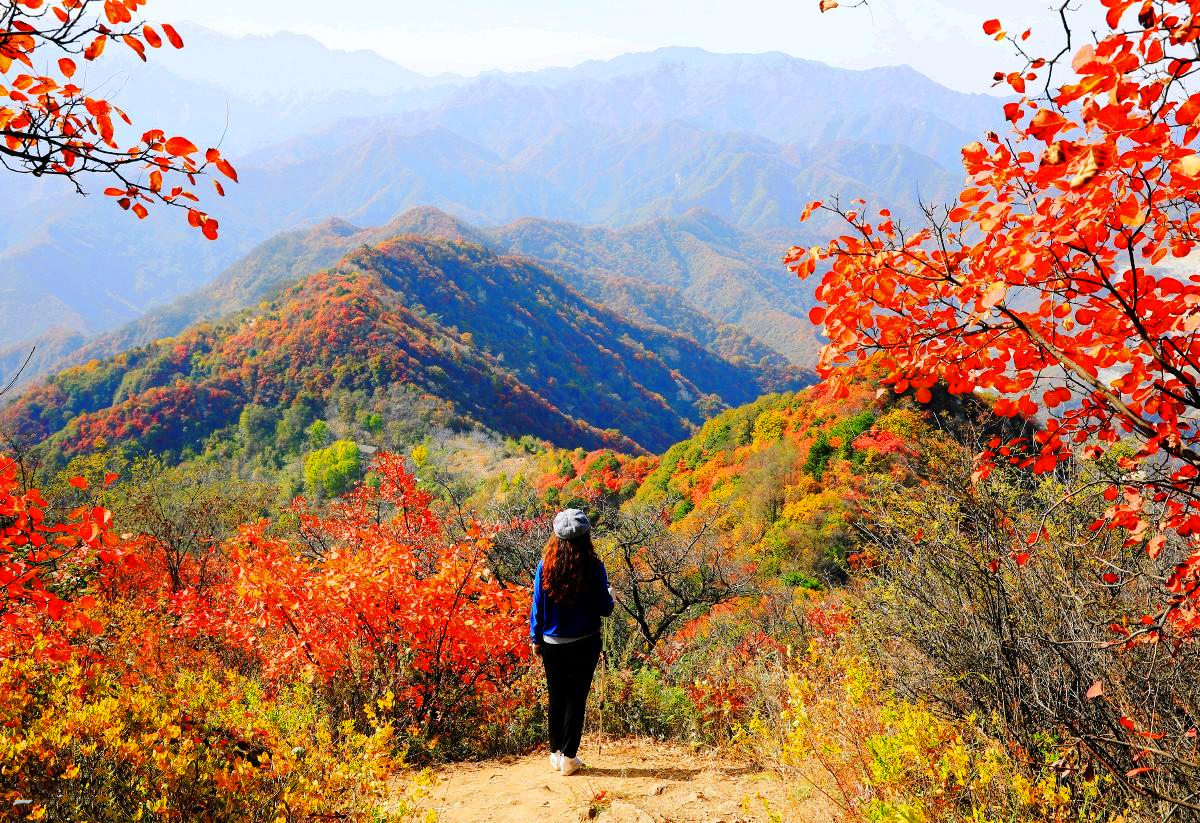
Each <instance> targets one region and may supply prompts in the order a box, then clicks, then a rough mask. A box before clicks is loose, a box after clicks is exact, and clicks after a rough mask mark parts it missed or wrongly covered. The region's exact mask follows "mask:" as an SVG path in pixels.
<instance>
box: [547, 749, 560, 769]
mask: <svg viewBox="0 0 1200 823" xmlns="http://www.w3.org/2000/svg"><path fill="white" fill-rule="evenodd" d="M560 766H562V753H561V752H550V768H552V769H554V771H558V770H559V767H560Z"/></svg>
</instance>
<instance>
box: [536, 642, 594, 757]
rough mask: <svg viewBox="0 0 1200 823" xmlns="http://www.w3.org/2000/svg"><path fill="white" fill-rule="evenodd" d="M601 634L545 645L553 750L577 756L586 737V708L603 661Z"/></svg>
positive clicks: (543, 653) (543, 657)
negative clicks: (601, 657) (584, 730)
mask: <svg viewBox="0 0 1200 823" xmlns="http://www.w3.org/2000/svg"><path fill="white" fill-rule="evenodd" d="M600 645H601V640H600V633H599V632H597V633H596V634H594V635H592V636H591V637H585V638H583V639H582V640H576V641H575V642H573V643H561V644H554V645H552V644H550V643H543V644H542V663H543V664H545V666H546V691H548V692H549V693H550V709H549V715H550V751H552V752H562V753H563V754H564V755H565V756H567V757H574V756H575V755H576V754H577V753H578V751H579V738H580V737H582V736H583V711H584V709H585V708H586V706H587V696H588V691H589V690H590V689H591V688H592V675H594V674H595V673H596V664H597V663H598V662H599V661H600Z"/></svg>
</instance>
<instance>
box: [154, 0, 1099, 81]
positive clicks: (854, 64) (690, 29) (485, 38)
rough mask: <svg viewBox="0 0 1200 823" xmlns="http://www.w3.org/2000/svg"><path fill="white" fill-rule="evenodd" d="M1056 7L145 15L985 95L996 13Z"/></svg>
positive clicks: (196, 7) (440, 65) (1010, 3)
mask: <svg viewBox="0 0 1200 823" xmlns="http://www.w3.org/2000/svg"><path fill="white" fill-rule="evenodd" d="M842 1H843V3H846V4H848V3H849V2H851V1H852V0H842ZM1060 1H1061V0H1060ZM1051 4H1052V0H870V7H869V8H858V9H854V8H840V9H836V10H834V11H832V12H829V13H826V14H824V15H822V14H821V13H820V12H819V11H818V10H817V7H818V0H732V1H731V2H715V1H714V0H590V1H589V2H578V1H577V0H425V1H424V2H412V0H345V2H342V3H340V4H336V3H335V4H331V3H329V2H328V0H154V2H153V3H151V4H150V6H149V7H148V16H149V17H150V18H151V19H154V18H158V19H162V20H173V21H180V20H190V21H194V22H197V23H200V24H203V25H206V26H208V27H210V28H214V29H217V30H219V31H223V32H226V33H231V34H247V33H255V34H265V33H270V32H274V31H279V30H287V31H293V32H299V33H304V34H309V35H312V36H313V37H316V38H317V39H318V40H320V41H322V42H323V43H325V44H326V45H328V46H332V47H335V48H368V49H374V50H375V51H377V52H379V53H380V54H382V55H384V56H385V57H388V58H390V59H392V60H394V61H396V62H398V63H400V64H401V65H404V66H407V67H408V68H411V69H415V70H417V71H420V72H423V73H426V74H433V73H438V72H443V71H451V72H458V73H463V74H475V73H477V72H480V71H484V70H487V69H503V70H509V71H512V70H524V69H536V68H544V67H547V66H563V65H574V64H576V63H579V62H582V61H584V60H588V59H593V58H607V57H613V56H615V55H617V54H621V53H623V52H628V51H643V50H647V49H653V48H657V47H659V46H700V47H702V48H706V49H709V50H710V51H717V52H762V51H773V50H778V51H784V52H787V53H789V54H792V55H795V56H798V57H806V58H810V59H814V60H820V61H822V62H827V63H833V64H835V65H840V66H846V67H851V68H865V67H870V66H880V65H894V64H897V63H905V64H908V65H911V66H913V67H914V68H916V69H918V70H920V71H922V72H924V73H925V74H927V75H929V76H930V77H933V78H934V79H936V80H938V81H939V82H941V83H944V84H946V85H948V86H951V87H953V88H957V89H960V90H964V91H986V90H987V89H988V87H989V86H990V84H991V76H992V73H993V72H994V71H995V70H996V69H997V68H1007V67H1011V66H1012V63H1013V57H1012V55H1011V52H1010V51H1009V50H1008V49H1007V47H1005V46H1003V45H1001V44H997V43H994V42H992V41H991V40H990V39H989V38H987V37H986V36H984V34H983V33H982V30H981V28H980V26H981V24H982V22H983V21H984V20H986V19H988V18H990V17H997V16H998V17H1000V18H1001V19H1002V21H1003V22H1004V24H1005V26H1006V27H1007V28H1009V29H1010V30H1013V31H1021V30H1023V29H1024V28H1026V27H1029V26H1033V27H1034V29H1035V38H1034V39H1033V40H1032V41H1031V43H1033V44H1035V46H1036V44H1037V43H1038V39H1037V36H1036V35H1037V33H1038V32H1045V34H1046V36H1049V35H1056V34H1057V30H1056V25H1055V24H1056V18H1055V15H1054V14H1053V13H1052V12H1051V10H1050V7H1051ZM1078 5H1084V6H1095V7H1098V6H1099V2H1098V0H1081V2H1080V3H1078ZM331 10H332V11H334V12H339V13H336V14H331ZM1044 42H1048V41H1044ZM1053 42H1055V43H1057V40H1055V41H1053Z"/></svg>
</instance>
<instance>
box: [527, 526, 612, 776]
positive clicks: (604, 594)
mask: <svg viewBox="0 0 1200 823" xmlns="http://www.w3.org/2000/svg"><path fill="white" fill-rule="evenodd" d="M591 533H592V524H591V523H590V522H589V521H588V518H587V515H586V514H584V513H583V512H581V511H579V509H566V510H565V511H561V512H559V513H558V514H557V515H555V517H554V534H553V535H551V537H550V539H549V540H548V541H547V542H546V550H545V553H544V554H543V555H542V560H541V562H540V563H538V567H537V574H535V575H534V578H533V605H532V607H531V608H530V610H529V642H530V643H531V644H533V653H534V654H537V655H540V656H541V658H542V663H543V664H544V665H545V667H546V690H547V691H548V692H549V693H550V707H549V712H548V714H549V716H550V765H551V766H552V767H553V768H554V769H556V770H557V771H559V772H560V773H561V774H562V775H564V776H566V775H572V774H574V773H575V772H577V771H579V770H580V769H581V768H582V767H583V761H582V760H580V759H579V757H578V756H577V754H578V751H579V738H580V737H581V736H582V735H583V712H584V708H585V707H586V706H587V696H588V690H589V689H591V687H592V675H593V674H595V672H596V663H598V662H599V660H600V646H601V643H600V620H601V618H604V617H608V616H609V615H610V614H612V612H613V599H612V591H611V590H610V589H609V588H608V574H607V573H606V572H605V570H604V564H603V563H602V562H600V558H599V557H597V556H596V549H595V548H594V547H593V546H592V534H591Z"/></svg>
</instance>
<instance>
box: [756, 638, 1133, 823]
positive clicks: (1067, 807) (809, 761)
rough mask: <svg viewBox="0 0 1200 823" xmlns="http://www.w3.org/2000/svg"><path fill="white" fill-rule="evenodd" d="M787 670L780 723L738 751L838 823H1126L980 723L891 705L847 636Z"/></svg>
mask: <svg viewBox="0 0 1200 823" xmlns="http://www.w3.org/2000/svg"><path fill="white" fill-rule="evenodd" d="M788 669H789V670H788V672H787V696H786V699H785V704H784V708H783V711H782V713H781V714H780V715H779V716H778V717H777V718H775V719H773V720H767V719H764V718H763V717H761V716H756V717H755V718H753V719H751V720H750V722H749V723H748V724H746V725H745V726H744V727H743V728H742V729H741V730H740V733H739V734H738V736H737V738H736V740H735V743H734V746H735V749H736V750H738V751H739V752H741V753H742V754H744V755H748V756H749V757H751V758H752V759H753V760H754V761H756V762H757V763H759V764H760V765H762V766H765V767H771V768H776V769H779V770H780V771H781V772H782V773H783V774H784V775H785V776H786V777H787V778H788V779H789V780H791V781H793V783H794V784H795V787H796V789H797V791H799V792H801V793H808V794H811V793H814V792H815V793H819V794H822V795H824V796H825V797H826V798H827V799H828V800H829V801H830V802H831V804H832V805H833V806H835V807H836V808H837V809H838V810H839V811H840V813H841V817H842V819H843V820H848V821H849V820H855V821H871V823H958V822H959V821H974V823H1000V821H1044V822H1045V823H1051V821H1053V823H1063V821H1100V820H1107V821H1113V823H1117V821H1122V820H1124V818H1123V816H1122V815H1121V813H1120V811H1119V810H1114V809H1111V808H1107V807H1106V805H1105V802H1104V800H1103V795H1104V788H1105V786H1104V781H1105V778H1092V779H1090V780H1088V781H1084V782H1083V783H1082V784H1081V787H1080V788H1077V789H1076V790H1075V791H1072V789H1071V788H1069V787H1067V786H1066V785H1063V784H1061V783H1060V782H1059V780H1058V779H1057V776H1056V774H1055V773H1054V770H1053V768H1052V767H1051V764H1050V762H1049V761H1048V760H1047V759H1041V760H1039V758H1038V756H1037V755H1036V753H1029V752H1024V751H1020V750H1015V749H1013V748H1010V747H1008V746H1006V745H1004V744H1002V743H1001V742H999V741H998V740H996V739H995V738H993V737H991V736H990V735H988V734H987V732H986V729H985V725H984V723H983V722H981V720H980V719H979V718H975V717H968V718H966V720H964V721H951V720H948V719H945V718H944V717H941V716H939V715H937V714H935V713H934V712H932V711H931V710H930V709H929V708H928V707H926V706H924V705H922V704H920V703H915V702H910V701H906V700H903V699H900V698H898V697H896V696H895V695H894V694H893V693H892V692H891V691H890V690H889V689H888V688H887V687H886V686H885V684H884V683H883V681H882V679H881V677H880V676H879V673H878V671H877V670H876V668H875V667H874V666H873V665H872V664H871V662H870V661H869V660H868V659H867V658H866V657H865V656H863V654H862V652H861V650H860V649H859V648H857V647H856V643H855V641H854V639H853V637H852V635H846V634H842V635H838V636H836V637H830V636H822V637H819V638H818V639H816V640H814V641H813V642H812V643H811V644H810V646H809V647H808V649H807V650H806V651H804V652H802V653H799V654H797V655H795V656H794V657H793V658H792V659H791V660H790V661H789V666H788ZM776 811H777V812H778V811H780V810H776ZM784 819H786V815H785V816H784Z"/></svg>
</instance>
